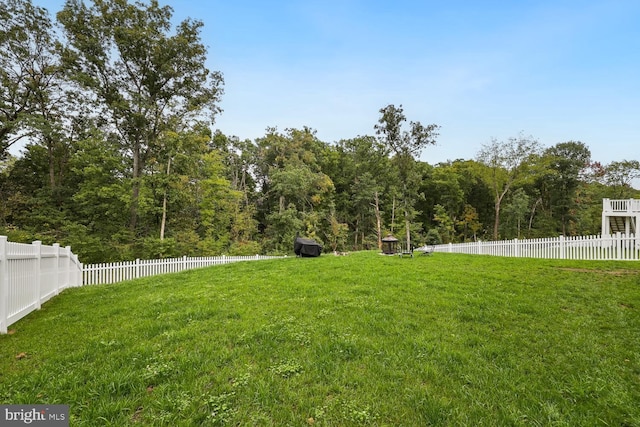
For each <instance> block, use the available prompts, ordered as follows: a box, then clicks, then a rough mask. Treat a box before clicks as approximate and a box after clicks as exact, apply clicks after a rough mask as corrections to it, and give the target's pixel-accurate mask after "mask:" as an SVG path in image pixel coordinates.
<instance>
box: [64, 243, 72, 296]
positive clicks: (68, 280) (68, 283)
mask: <svg viewBox="0 0 640 427" xmlns="http://www.w3.org/2000/svg"><path fill="white" fill-rule="evenodd" d="M64 251H65V252H66V256H67V260H66V262H65V263H64V264H65V266H66V268H65V272H64V287H65V288H70V287H71V246H65V248H64Z"/></svg>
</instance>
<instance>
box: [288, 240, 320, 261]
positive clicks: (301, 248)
mask: <svg viewBox="0 0 640 427" xmlns="http://www.w3.org/2000/svg"><path fill="white" fill-rule="evenodd" d="M293 252H295V253H296V255H297V256H302V257H316V256H320V254H321V253H322V246H321V245H320V244H319V243H317V242H316V241H315V240H312V239H304V238H302V237H296V240H295V242H294V243H293Z"/></svg>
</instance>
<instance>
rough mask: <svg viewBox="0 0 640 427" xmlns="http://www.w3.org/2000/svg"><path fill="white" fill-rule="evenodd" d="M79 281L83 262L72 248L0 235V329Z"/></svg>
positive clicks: (80, 283)
mask: <svg viewBox="0 0 640 427" xmlns="http://www.w3.org/2000/svg"><path fill="white" fill-rule="evenodd" d="M81 285H82V264H81V263H80V262H79V260H78V257H77V256H76V255H74V254H73V253H72V252H71V248H70V247H69V246H67V247H66V248H61V247H60V245H58V244H57V243H56V244H54V245H52V246H46V245H43V244H42V243H41V242H39V241H37V242H33V243H32V244H24V243H13V242H9V241H8V240H7V237H6V236H0V333H7V328H8V327H9V325H11V324H12V323H15V322H17V321H18V320H20V319H22V318H23V317H24V316H26V315H27V314H29V313H31V312H32V311H34V310H38V309H39V308H40V306H41V305H42V304H43V303H44V302H46V301H48V300H49V299H51V298H52V297H53V296H55V295H57V294H58V293H60V291H62V290H63V289H65V288H68V287H72V286H81Z"/></svg>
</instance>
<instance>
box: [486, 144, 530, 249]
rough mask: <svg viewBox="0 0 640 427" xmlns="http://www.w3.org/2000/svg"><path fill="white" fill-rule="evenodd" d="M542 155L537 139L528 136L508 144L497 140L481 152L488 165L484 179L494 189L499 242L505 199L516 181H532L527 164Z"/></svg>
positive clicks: (495, 228) (495, 222)
mask: <svg viewBox="0 0 640 427" xmlns="http://www.w3.org/2000/svg"><path fill="white" fill-rule="evenodd" d="M539 152H540V143H539V142H538V141H537V140H536V139H533V137H531V136H529V137H526V136H524V135H522V134H520V135H518V136H517V137H511V138H509V139H508V140H506V141H498V140H497V139H495V138H494V139H492V141H491V142H490V143H489V144H486V145H483V146H482V148H481V149H480V152H479V153H478V161H479V162H480V163H482V164H484V165H485V167H486V169H485V175H484V179H485V180H486V182H487V185H489V186H490V187H491V188H492V190H493V197H494V214H495V218H494V223H493V238H494V240H497V239H498V236H499V227H500V209H501V205H502V201H503V200H504V197H505V196H506V195H507V193H508V192H509V190H511V187H512V186H513V184H514V183H515V182H517V181H518V180H520V179H527V178H530V177H527V175H526V174H525V169H526V168H527V166H528V163H527V162H528V160H530V159H531V157H532V156H534V155H536V154H538V153H539Z"/></svg>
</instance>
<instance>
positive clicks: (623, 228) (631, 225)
mask: <svg viewBox="0 0 640 427" xmlns="http://www.w3.org/2000/svg"><path fill="white" fill-rule="evenodd" d="M638 225H640V200H635V199H626V200H611V199H602V236H609V235H611V234H615V233H622V234H626V235H630V234H638Z"/></svg>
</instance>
